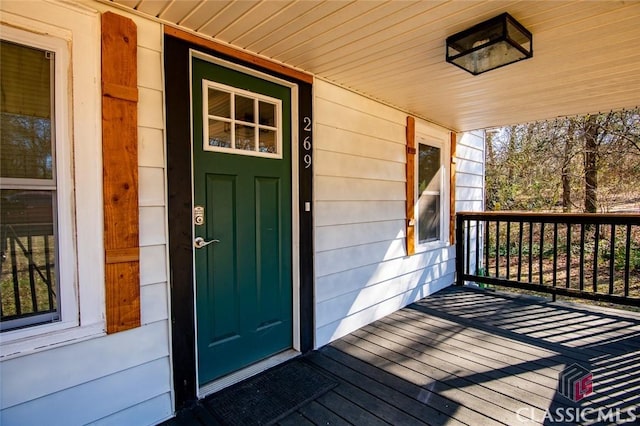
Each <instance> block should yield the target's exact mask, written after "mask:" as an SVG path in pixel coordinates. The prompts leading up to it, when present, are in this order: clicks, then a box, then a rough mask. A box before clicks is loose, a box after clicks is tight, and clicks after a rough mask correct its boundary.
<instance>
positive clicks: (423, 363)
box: [166, 287, 640, 426]
mask: <svg viewBox="0 0 640 426" xmlns="http://www.w3.org/2000/svg"><path fill="white" fill-rule="evenodd" d="M302 359H303V361H304V362H306V363H308V365H310V366H312V367H313V368H315V369H317V370H318V371H320V372H322V373H323V374H325V375H327V376H329V377H331V378H332V379H333V380H335V382H336V383H338V384H337V386H335V387H334V388H333V389H332V390H330V391H328V392H327V393H325V394H323V395H321V396H319V397H318V398H316V399H315V400H313V401H310V402H309V403H307V404H305V405H303V406H302V407H299V408H298V409H297V410H296V411H294V412H293V413H291V414H290V415H288V416H287V417H285V418H283V419H281V420H280V421H279V423H278V424H280V425H283V426H285V425H293V424H295V425H311V424H315V425H348V424H354V425H363V424H366V425H388V424H393V425H416V426H419V425H433V426H441V425H455V426H460V425H514V424H533V425H535V424H550V423H549V421H545V417H544V416H545V414H546V413H547V411H551V412H552V413H555V412H556V411H555V410H557V409H563V410H568V409H571V408H574V409H575V407H576V406H577V405H576V404H575V403H574V402H572V401H570V400H569V399H567V398H565V397H564V396H561V395H560V394H559V393H558V392H557V390H558V388H559V375H560V373H561V372H562V371H563V370H564V369H565V368H566V367H568V366H569V365H572V364H574V363H578V364H580V365H582V366H583V367H585V368H587V369H588V370H590V371H591V373H592V374H593V384H594V392H593V393H592V394H591V395H589V396H587V397H586V398H584V399H583V400H582V401H580V402H579V403H578V404H579V407H580V408H583V409H584V408H589V409H591V410H598V409H604V410H605V411H604V412H605V414H606V413H611V412H613V413H615V412H616V411H615V410H620V411H619V412H620V413H621V415H622V416H623V417H622V420H625V419H626V420H629V418H628V417H624V416H625V415H626V413H627V410H629V409H635V411H634V413H635V414H636V415H639V416H640V361H639V360H640V314H638V313H632V312H627V311H618V310H613V309H606V308H600V307H597V306H591V305H580V304H568V303H562V302H557V303H556V302H548V301H544V300H540V299H534V298H530V297H523V296H510V295H503V294H498V293H492V292H486V291H480V290H474V289H469V288H455V287H451V288H448V289H445V290H443V291H441V292H439V293H437V294H435V295H432V296H430V297H427V298H425V299H422V300H421V301H419V302H417V303H415V304H412V305H410V306H408V307H406V308H404V309H402V310H400V311H398V312H395V313H393V314H392V315H389V316H387V317H385V318H382V319H380V320H378V321H376V322H374V323H372V324H370V325H368V326H366V327H363V328H361V329H359V330H356V331H354V332H353V333H351V334H349V335H347V336H345V337H343V338H341V339H338V340H336V341H334V342H332V343H331V344H329V345H327V346H325V347H323V348H320V349H319V350H317V351H314V352H312V353H310V354H307V355H305V356H303V357H302ZM203 406H204V404H199V405H198V407H199V408H198V409H192V411H191V413H187V414H185V413H181V415H179V416H178V417H177V418H176V419H173V420H171V422H170V423H166V424H167V425H169V424H170V425H176V426H182V425H184V424H217V423H216V421H215V418H214V417H212V416H210V414H207V413H203V412H201V411H200V410H202V409H204V408H203ZM636 407H638V408H636ZM609 410H614V411H609ZM518 412H520V413H524V418H523V417H521V418H518V416H517V413H518ZM596 415H597V414H596ZM207 416H209V417H207ZM532 416H533V417H532ZM181 419H182V420H181ZM522 420H525V421H524V422H523V421H522ZM555 423H558V424H563V423H561V422H555ZM555 423H552V424H555ZM608 423H612V422H595V423H594V424H608ZM564 424H570V423H567V422H565V423H564ZM629 424H631V423H629Z"/></svg>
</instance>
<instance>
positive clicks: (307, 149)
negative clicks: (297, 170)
mask: <svg viewBox="0 0 640 426" xmlns="http://www.w3.org/2000/svg"><path fill="white" fill-rule="evenodd" d="M302 122H303V123H304V127H303V130H304V131H305V132H306V133H309V135H308V136H305V137H304V140H303V141H302V148H303V149H304V156H303V157H302V159H303V161H304V168H305V169H308V168H309V167H311V134H310V133H311V118H310V117H304V118H303V119H302Z"/></svg>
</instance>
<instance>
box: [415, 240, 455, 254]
mask: <svg viewBox="0 0 640 426" xmlns="http://www.w3.org/2000/svg"><path fill="white" fill-rule="evenodd" d="M449 246H450V244H449V242H448V241H431V242H429V243H425V244H416V254H418V253H426V252H428V251H433V250H439V249H443V248H447V247H449Z"/></svg>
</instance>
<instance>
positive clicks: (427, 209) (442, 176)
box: [415, 126, 449, 248]
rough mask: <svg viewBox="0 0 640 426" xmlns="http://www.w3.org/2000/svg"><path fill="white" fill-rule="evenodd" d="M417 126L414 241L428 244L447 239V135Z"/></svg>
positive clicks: (438, 243)
mask: <svg viewBox="0 0 640 426" xmlns="http://www.w3.org/2000/svg"><path fill="white" fill-rule="evenodd" d="M420 127H424V128H420ZM420 127H419V126H416V142H417V153H416V154H417V161H416V173H415V176H416V207H415V208H416V212H415V217H416V242H417V245H418V246H422V247H425V248H428V247H430V246H436V245H443V244H446V242H447V241H448V239H449V219H448V218H449V161H448V160H449V138H448V133H447V132H444V131H436V130H435V129H431V128H429V127H426V126H420Z"/></svg>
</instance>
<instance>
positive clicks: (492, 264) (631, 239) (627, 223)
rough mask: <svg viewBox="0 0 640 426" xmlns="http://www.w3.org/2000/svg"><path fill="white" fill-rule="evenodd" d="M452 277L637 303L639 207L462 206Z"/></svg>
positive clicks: (639, 284) (639, 297)
mask: <svg viewBox="0 0 640 426" xmlns="http://www.w3.org/2000/svg"><path fill="white" fill-rule="evenodd" d="M456 242H457V245H456V284H457V285H463V284H464V283H465V282H475V283H479V284H491V285H498V286H505V287H512V288H519V289H524V290H530V291H535V292H543V293H550V294H552V295H553V297H554V299H555V296H556V295H561V296H569V297H577V298H584V299H591V300H599V301H606V302H612V303H617V304H624V305H632V306H640V215H638V214H565V213H555V214H554V213H516V212H482V213H476V212H469V213H467V212H463V213H458V214H457V215H456Z"/></svg>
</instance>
